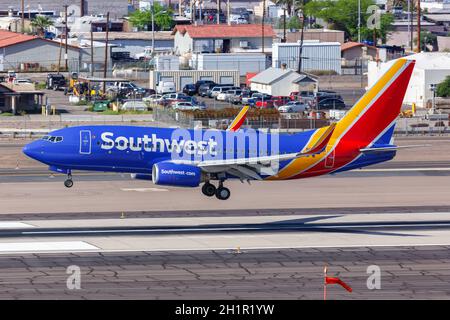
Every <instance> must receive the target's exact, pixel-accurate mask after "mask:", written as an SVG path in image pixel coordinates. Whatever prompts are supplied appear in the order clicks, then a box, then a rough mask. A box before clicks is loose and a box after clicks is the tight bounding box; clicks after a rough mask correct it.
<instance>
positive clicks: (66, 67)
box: [64, 4, 69, 71]
mask: <svg viewBox="0 0 450 320" xmlns="http://www.w3.org/2000/svg"><path fill="white" fill-rule="evenodd" d="M67 7H68V6H67V4H65V5H64V42H65V44H64V47H65V48H64V61H65V70H66V71H69V66H68V61H67V60H68V58H69V57H68V55H67V38H68V31H67Z"/></svg>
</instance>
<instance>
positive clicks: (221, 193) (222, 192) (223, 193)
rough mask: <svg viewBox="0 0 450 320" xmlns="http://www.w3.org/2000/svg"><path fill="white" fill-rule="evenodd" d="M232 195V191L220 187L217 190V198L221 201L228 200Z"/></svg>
mask: <svg viewBox="0 0 450 320" xmlns="http://www.w3.org/2000/svg"><path fill="white" fill-rule="evenodd" d="M230 195H231V192H230V189H228V188H225V187H220V188H218V189H217V190H216V197H217V199H219V200H227V199H228V198H229V197H230Z"/></svg>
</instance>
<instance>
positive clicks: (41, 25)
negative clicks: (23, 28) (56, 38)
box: [31, 15, 53, 36]
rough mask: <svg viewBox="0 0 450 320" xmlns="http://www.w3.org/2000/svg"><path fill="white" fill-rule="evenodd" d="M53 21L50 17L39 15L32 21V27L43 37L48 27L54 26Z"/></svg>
mask: <svg viewBox="0 0 450 320" xmlns="http://www.w3.org/2000/svg"><path fill="white" fill-rule="evenodd" d="M52 25H53V21H52V20H50V18H49V17H46V16H41V15H37V16H36V17H35V18H34V19H33V20H32V21H31V26H32V27H33V28H35V29H36V30H37V33H38V34H39V35H40V36H42V35H44V31H45V29H46V28H47V27H49V26H52Z"/></svg>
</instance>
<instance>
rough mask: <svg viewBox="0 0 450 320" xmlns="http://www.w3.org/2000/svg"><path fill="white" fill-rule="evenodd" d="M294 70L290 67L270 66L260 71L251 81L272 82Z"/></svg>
mask: <svg viewBox="0 0 450 320" xmlns="http://www.w3.org/2000/svg"><path fill="white" fill-rule="evenodd" d="M292 72H294V71H293V70H290V69H280V68H273V67H270V68H269V69H266V70H264V71H262V72H260V73H258V74H257V75H256V76H254V77H253V78H252V79H251V82H257V83H262V84H271V83H273V82H275V81H277V80H278V79H281V78H284V77H286V76H287V75H289V74H291V73H292Z"/></svg>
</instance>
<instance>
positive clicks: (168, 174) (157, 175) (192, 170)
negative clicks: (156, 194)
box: [152, 161, 204, 187]
mask: <svg viewBox="0 0 450 320" xmlns="http://www.w3.org/2000/svg"><path fill="white" fill-rule="evenodd" d="M152 180H153V183H154V184H158V185H165V186H174V187H198V185H199V184H200V183H201V182H203V180H204V179H203V175H202V170H201V169H200V168H198V167H196V166H190V165H186V164H176V163H173V162H170V161H164V162H159V163H155V164H154V165H153V168H152Z"/></svg>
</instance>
